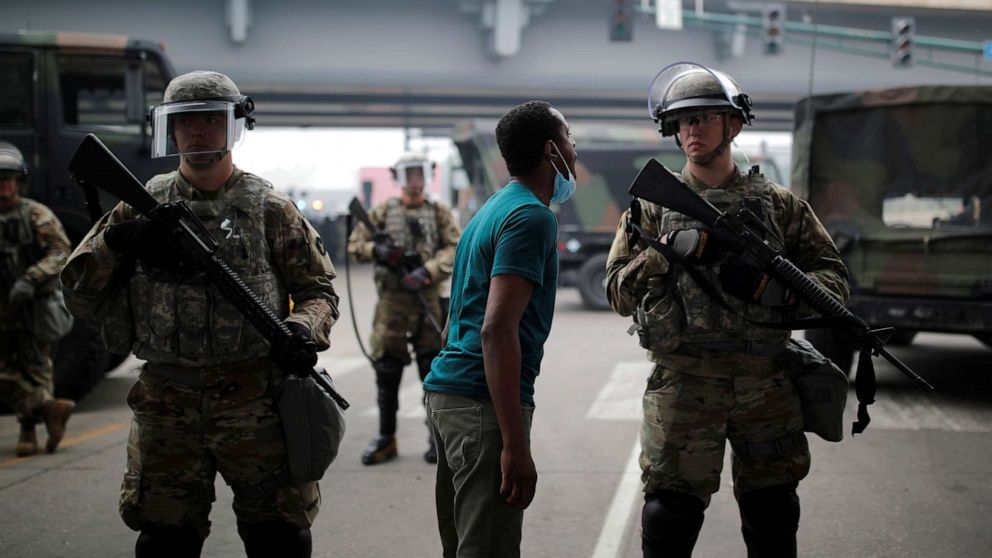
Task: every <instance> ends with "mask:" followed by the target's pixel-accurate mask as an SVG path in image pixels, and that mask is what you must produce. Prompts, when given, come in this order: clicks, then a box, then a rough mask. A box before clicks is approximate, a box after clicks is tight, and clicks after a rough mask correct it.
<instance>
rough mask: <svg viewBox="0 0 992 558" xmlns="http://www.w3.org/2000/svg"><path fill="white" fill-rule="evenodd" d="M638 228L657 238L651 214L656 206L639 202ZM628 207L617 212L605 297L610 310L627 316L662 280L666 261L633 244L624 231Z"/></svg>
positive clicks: (654, 252)
mask: <svg viewBox="0 0 992 558" xmlns="http://www.w3.org/2000/svg"><path fill="white" fill-rule="evenodd" d="M642 207H643V208H644V209H643V211H642V213H641V228H642V229H643V230H644V234H646V235H648V236H651V237H654V238H657V237H658V228H657V225H656V223H655V222H654V219H653V218H652V216H654V215H655V214H656V212H657V210H656V209H655V208H654V206H653V205H652V204H648V203H645V202H642ZM629 219H630V210H629V209H628V210H627V211H625V212H624V213H623V215H621V216H620V224H619V225H618V226H617V232H616V236H614V237H613V245H612V246H611V247H610V255H609V258H608V259H607V260H606V298H607V300H609V302H610V306H611V307H612V308H613V310H614V311H615V312H616V313H618V314H620V315H621V316H629V315H631V314H633V313H634V311H635V310H636V309H637V305H638V304H639V303H640V301H641V299H642V298H643V297H644V295H645V293H647V291H648V289H649V288H651V287H654V286H655V285H657V284H661V281H663V280H664V277H665V274H667V273H668V261H667V260H666V259H665V257H664V256H662V255H661V254H659V253H658V252H657V251H656V250H653V249H651V248H643V247H642V245H640V244H632V243H631V242H630V237H629V235H628V234H627V221H628V220H629Z"/></svg>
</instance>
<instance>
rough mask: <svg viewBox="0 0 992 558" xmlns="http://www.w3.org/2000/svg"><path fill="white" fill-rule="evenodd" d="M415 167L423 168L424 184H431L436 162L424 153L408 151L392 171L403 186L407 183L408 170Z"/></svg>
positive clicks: (397, 161) (398, 160) (401, 156)
mask: <svg viewBox="0 0 992 558" xmlns="http://www.w3.org/2000/svg"><path fill="white" fill-rule="evenodd" d="M414 168H419V169H421V172H422V173H423V176H424V186H427V185H428V184H430V181H431V178H432V177H433V176H434V163H433V162H431V161H430V160H429V159H428V158H427V156H426V155H424V154H422V153H414V152H407V153H404V154H403V155H400V158H399V159H397V160H396V164H395V165H393V167H392V168H391V169H390V171H391V172H392V174H393V178H395V179H396V182H397V183H398V184H399V185H400V186H401V187H402V186H406V185H407V172H408V171H409V170H410V169H414Z"/></svg>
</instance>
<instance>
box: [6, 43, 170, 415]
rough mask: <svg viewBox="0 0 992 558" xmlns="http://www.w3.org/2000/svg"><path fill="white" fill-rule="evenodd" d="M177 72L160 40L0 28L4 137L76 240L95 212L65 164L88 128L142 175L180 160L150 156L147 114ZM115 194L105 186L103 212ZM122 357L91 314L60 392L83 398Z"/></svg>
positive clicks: (76, 333)
mask: <svg viewBox="0 0 992 558" xmlns="http://www.w3.org/2000/svg"><path fill="white" fill-rule="evenodd" d="M174 73H175V72H174V70H173V67H172V64H171V63H170V62H169V60H168V58H167V57H166V55H165V52H164V50H163V47H162V46H161V45H159V44H156V43H151V42H148V41H141V40H134V39H129V38H128V37H126V36H123V35H95V34H85V33H47V32H19V33H0V139H3V140H7V141H10V142H12V143H13V144H15V145H16V146H17V147H18V148H19V149H20V150H21V153H23V154H24V157H25V159H26V160H27V161H28V164H29V166H30V170H31V174H30V176H29V177H28V188H27V190H28V191H27V192H25V195H27V196H29V197H31V198H34V199H36V200H38V201H40V202H42V203H44V204H46V205H48V206H49V207H50V208H52V210H53V211H54V212H55V214H56V215H57V216H58V217H59V219H60V220H61V221H62V224H63V225H64V226H65V229H66V233H67V234H68V236H69V239H70V240H71V241H72V243H73V245H75V244H76V243H78V242H79V240H80V239H82V237H83V235H84V234H85V233H86V231H87V230H89V228H90V217H89V214H88V213H87V211H86V209H85V207H84V204H83V191H82V189H81V188H80V187H79V186H78V185H76V184H75V183H74V182H73V181H72V179H71V177H70V176H69V172H68V171H67V170H66V167H67V166H68V163H69V159H70V158H71V157H72V155H73V153H74V152H75V150H76V147H77V146H78V145H79V142H80V141H81V140H82V138H83V137H84V136H85V135H86V134H88V133H90V132H95V133H96V134H98V135H99V136H100V139H102V140H103V141H104V143H106V144H107V145H108V146H109V147H110V148H111V149H112V150H113V151H114V153H116V154H117V156H118V157H119V158H120V159H121V160H122V161H123V162H124V163H125V164H126V165H127V166H128V167H129V168H130V169H131V170H132V172H134V174H135V175H136V176H137V177H138V178H139V179H141V180H146V179H148V178H150V177H151V176H152V175H154V174H157V173H159V172H164V171H165V170H168V167H169V166H173V167H174V166H175V161H169V160H166V159H159V160H152V159H150V158H149V145H150V137H149V134H150V129H149V128H148V125H147V124H146V121H145V112H146V110H147V107H148V106H149V105H153V104H157V103H159V102H161V100H162V96H163V93H164V91H165V86H166V84H168V82H169V80H170V79H172V77H173V75H174ZM116 201H117V200H115V199H111V198H110V197H109V196H107V195H106V194H102V193H101V206H102V209H103V211H106V210H108V209H110V207H112V205H113V204H114V203H116ZM122 358H123V355H116V356H115V355H110V354H108V353H107V352H106V350H105V349H104V348H103V346H102V344H101V342H100V340H99V336H98V334H97V332H96V328H95V325H94V324H93V323H92V322H90V321H88V320H77V322H76V325H75V326H74V328H73V330H72V332H70V333H69V335H68V336H66V337H65V338H64V339H62V341H60V342H59V345H58V347H57V349H56V352H55V383H56V391H57V392H58V394H59V396H62V397H70V398H74V399H78V398H80V397H82V396H83V395H84V394H85V393H86V392H87V391H89V389H90V388H91V387H92V386H93V385H95V384H96V382H98V381H99V380H100V379H101V378H102V377H103V375H104V373H105V372H106V370H107V369H108V368H110V367H112V366H114V365H116V364H117V363H119V362H120V360H121V359H122Z"/></svg>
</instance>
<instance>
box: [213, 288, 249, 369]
mask: <svg viewBox="0 0 992 558" xmlns="http://www.w3.org/2000/svg"><path fill="white" fill-rule="evenodd" d="M210 297H211V299H212V302H213V304H212V306H213V312H212V314H211V316H210V333H211V335H212V337H213V354H214V356H223V355H230V354H234V353H237V352H238V350H239V349H240V348H241V330H242V329H243V328H244V327H245V317H244V314H242V313H241V312H240V311H239V310H238V309H237V308H235V307H234V305H233V304H231V303H230V302H228V301H227V298H225V297H224V295H222V294H220V293H219V292H217V290H215V289H211V290H210Z"/></svg>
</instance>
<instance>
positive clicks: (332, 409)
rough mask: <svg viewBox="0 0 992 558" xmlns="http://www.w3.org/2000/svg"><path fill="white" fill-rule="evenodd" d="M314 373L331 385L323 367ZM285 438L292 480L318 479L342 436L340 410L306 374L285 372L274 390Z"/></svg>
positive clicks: (336, 450) (342, 419)
mask: <svg viewBox="0 0 992 558" xmlns="http://www.w3.org/2000/svg"><path fill="white" fill-rule="evenodd" d="M317 373H319V374H322V375H323V376H324V378H325V379H326V380H327V381H328V383H331V385H333V382H331V377H330V376H328V374H327V371H326V370H324V369H323V368H318V369H317ZM276 405H277V407H278V410H279V420H280V421H281V422H282V429H283V434H284V436H285V438H286V451H287V454H288V461H289V474H290V476H291V477H292V478H293V480H294V481H299V482H310V481H318V480H320V479H321V477H323V476H324V472H325V471H326V470H327V468H328V467H329V466H330V465H331V463H332V462H333V461H334V458H335V457H337V455H338V447H339V446H340V445H341V439H342V438H344V413H342V412H341V409H340V408H339V407H338V405H337V403H335V402H334V400H333V399H331V397H330V396H329V395H328V394H327V392H325V391H324V390H323V389H322V388H321V387H320V386H319V385H318V384H317V382H315V381H314V379H313V378H311V377H310V376H306V377H303V378H300V377H297V376H287V377H286V378H284V379H283V381H282V383H280V384H279V386H278V388H277V393H276Z"/></svg>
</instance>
